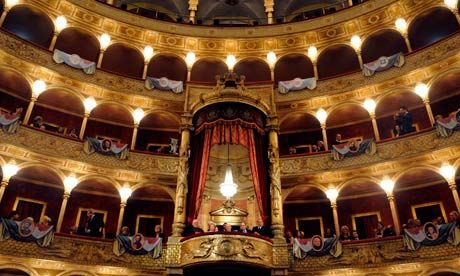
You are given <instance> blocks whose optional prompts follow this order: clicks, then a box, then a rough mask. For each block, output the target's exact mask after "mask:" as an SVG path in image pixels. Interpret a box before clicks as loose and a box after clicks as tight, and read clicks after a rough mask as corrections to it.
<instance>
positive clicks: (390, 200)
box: [387, 194, 401, 234]
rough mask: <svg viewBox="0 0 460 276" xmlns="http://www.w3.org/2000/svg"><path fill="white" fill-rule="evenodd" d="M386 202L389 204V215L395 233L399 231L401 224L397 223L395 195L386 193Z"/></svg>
mask: <svg viewBox="0 0 460 276" xmlns="http://www.w3.org/2000/svg"><path fill="white" fill-rule="evenodd" d="M387 198H388V203H389V204H390V210H391V217H392V219H393V224H394V227H395V232H396V233H397V234H399V233H401V226H400V225H399V217H398V210H397V209H396V203H395V197H394V196H393V194H391V195H387Z"/></svg>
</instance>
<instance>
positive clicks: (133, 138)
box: [131, 124, 139, 150]
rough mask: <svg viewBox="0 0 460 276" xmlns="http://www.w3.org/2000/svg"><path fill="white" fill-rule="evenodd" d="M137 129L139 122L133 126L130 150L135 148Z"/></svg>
mask: <svg viewBox="0 0 460 276" xmlns="http://www.w3.org/2000/svg"><path fill="white" fill-rule="evenodd" d="M138 129H139V124H134V128H133V137H132V138H131V150H134V149H135V148H136V140H137V131H138Z"/></svg>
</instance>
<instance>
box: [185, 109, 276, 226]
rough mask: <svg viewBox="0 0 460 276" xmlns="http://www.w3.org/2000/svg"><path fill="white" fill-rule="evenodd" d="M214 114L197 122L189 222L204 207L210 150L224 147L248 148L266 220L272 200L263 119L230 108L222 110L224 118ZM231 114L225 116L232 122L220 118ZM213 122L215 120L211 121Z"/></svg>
mask: <svg viewBox="0 0 460 276" xmlns="http://www.w3.org/2000/svg"><path fill="white" fill-rule="evenodd" d="M214 111H215V110H211V111H208V112H207V113H206V114H203V113H202V114H200V115H201V116H200V115H199V116H198V119H197V122H198V123H197V129H196V131H195V137H194V145H193V146H194V147H193V149H195V150H196V152H195V153H194V154H193V158H192V174H191V181H190V187H191V189H190V193H189V195H190V198H189V201H188V202H189V209H188V210H189V217H188V218H189V221H191V220H193V219H194V218H197V216H198V213H199V210H200V207H201V203H202V197H203V191H204V186H205V182H206V175H207V172H208V164H209V154H210V151H211V147H212V146H213V145H221V144H231V145H242V146H244V147H246V148H247V149H248V155H249V164H250V168H251V173H252V180H253V183H254V191H255V194H256V200H257V204H258V206H259V210H260V215H261V217H262V219H266V218H267V217H268V202H269V200H268V198H267V195H268V194H267V183H268V182H267V169H266V162H265V161H266V160H265V154H264V153H265V149H264V131H263V128H261V126H263V118H262V116H261V114H258V113H257V112H254V113H252V115H251V112H250V111H248V109H247V108H246V109H245V110H242V111H241V112H237V111H236V110H235V109H233V108H231V107H228V108H227V110H225V109H224V110H222V109H221V110H219V111H218V112H219V113H220V115H224V116H219V115H218V114H216V113H215V112H214ZM234 111H235V112H234ZM238 113H239V115H243V114H244V116H242V117H244V119H240V118H235V117H237V116H238ZM230 114H232V115H233V116H226V117H227V118H232V119H230V120H228V119H222V118H219V117H225V115H230ZM256 114H257V116H256ZM211 119H215V120H214V121H212V122H211ZM246 120H247V121H246ZM248 121H249V122H248Z"/></svg>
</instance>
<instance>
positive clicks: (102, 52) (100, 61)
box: [96, 49, 105, 68]
mask: <svg viewBox="0 0 460 276" xmlns="http://www.w3.org/2000/svg"><path fill="white" fill-rule="evenodd" d="M104 52H105V49H101V50H100V52H99V57H98V58H97V65H96V67H97V68H101V65H102V59H103V58H104Z"/></svg>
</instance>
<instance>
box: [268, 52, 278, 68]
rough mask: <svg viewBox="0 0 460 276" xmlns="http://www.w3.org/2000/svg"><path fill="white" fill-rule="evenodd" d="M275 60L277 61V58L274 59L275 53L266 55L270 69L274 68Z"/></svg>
mask: <svg viewBox="0 0 460 276" xmlns="http://www.w3.org/2000/svg"><path fill="white" fill-rule="evenodd" d="M276 60H277V58H276V54H275V52H273V51H270V52H268V54H267V62H268V65H269V66H270V67H271V68H273V67H274V66H275V63H276Z"/></svg>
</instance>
